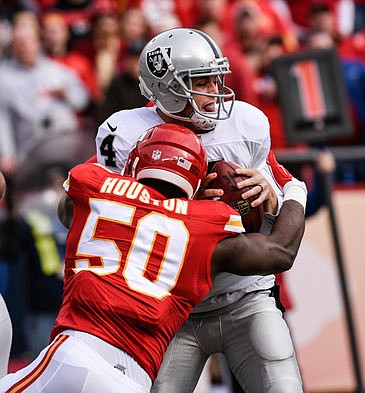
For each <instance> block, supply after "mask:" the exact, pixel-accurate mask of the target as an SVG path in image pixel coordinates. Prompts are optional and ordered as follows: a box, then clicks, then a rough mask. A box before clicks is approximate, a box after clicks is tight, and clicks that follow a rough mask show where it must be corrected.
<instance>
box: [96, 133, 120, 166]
mask: <svg viewBox="0 0 365 393" xmlns="http://www.w3.org/2000/svg"><path fill="white" fill-rule="evenodd" d="M114 138H115V135H108V136H107V137H106V138H104V139H103V141H102V142H101V144H100V154H101V155H102V156H104V157H105V162H104V165H105V166H111V167H116V166H117V164H116V160H115V151H114V149H113V141H114Z"/></svg>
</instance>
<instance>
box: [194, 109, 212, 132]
mask: <svg viewBox="0 0 365 393" xmlns="http://www.w3.org/2000/svg"><path fill="white" fill-rule="evenodd" d="M190 120H191V122H192V123H193V125H194V127H195V128H196V129H197V130H203V131H213V130H214V128H215V126H216V125H217V122H218V121H217V120H214V119H208V118H207V117H204V116H202V115H199V113H196V112H194V113H193V115H192V116H191V118H190Z"/></svg>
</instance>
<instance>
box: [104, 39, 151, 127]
mask: <svg viewBox="0 0 365 393" xmlns="http://www.w3.org/2000/svg"><path fill="white" fill-rule="evenodd" d="M146 43H147V41H146V40H144V39H135V40H131V41H130V42H129V43H128V45H127V46H126V52H125V53H126V54H125V58H124V67H123V69H122V70H121V71H120V72H119V73H117V74H116V75H115V76H114V78H113V79H112V81H111V82H110V84H109V86H108V88H107V89H106V91H105V95H104V99H103V100H102V102H101V103H100V105H99V106H98V111H97V112H98V115H97V117H98V124H100V123H102V122H103V121H104V120H105V119H106V118H108V117H109V116H110V115H111V114H112V113H114V112H117V111H120V110H122V109H131V108H136V107H141V106H145V105H146V104H147V103H148V100H147V99H146V98H145V97H143V96H142V94H141V93H140V90H139V82H138V63H139V55H140V53H141V51H142V49H143V48H144V46H145V45H146Z"/></svg>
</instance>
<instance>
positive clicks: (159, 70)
mask: <svg viewBox="0 0 365 393" xmlns="http://www.w3.org/2000/svg"><path fill="white" fill-rule="evenodd" d="M163 49H164V50H165V51H166V54H167V56H168V57H170V55H171V48H163ZM146 56H147V66H148V69H149V70H150V72H151V74H153V75H154V76H155V77H156V78H163V77H164V76H165V75H166V74H167V63H166V60H165V59H164V57H163V55H162V51H161V48H160V47H158V48H156V49H154V50H153V51H150V52H147V55H146Z"/></svg>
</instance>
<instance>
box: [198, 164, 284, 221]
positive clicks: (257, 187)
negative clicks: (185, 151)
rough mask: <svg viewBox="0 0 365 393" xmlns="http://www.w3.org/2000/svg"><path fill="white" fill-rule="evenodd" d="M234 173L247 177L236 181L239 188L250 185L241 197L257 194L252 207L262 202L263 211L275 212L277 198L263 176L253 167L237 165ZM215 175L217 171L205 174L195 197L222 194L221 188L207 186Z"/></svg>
mask: <svg viewBox="0 0 365 393" xmlns="http://www.w3.org/2000/svg"><path fill="white" fill-rule="evenodd" d="M236 173H237V174H239V175H244V176H248V177H249V178H248V179H245V180H243V181H240V182H238V183H237V187H238V188H240V189H241V188H245V187H248V186H251V188H250V189H249V190H247V189H246V190H247V191H245V192H244V193H243V194H242V198H243V199H248V198H250V197H253V196H255V195H257V194H259V195H258V197H257V198H256V199H255V200H254V201H253V202H252V207H256V206H258V205H260V204H261V203H264V211H265V212H267V213H271V214H276V213H277V209H278V199H277V196H276V193H275V191H274V189H273V188H272V186H271V185H270V183H269V182H268V181H267V180H266V179H265V177H264V176H263V175H262V174H261V173H260V172H259V171H258V170H257V169H253V168H244V167H239V168H237V169H236ZM216 177H217V173H215V172H211V173H209V174H208V175H207V176H206V178H205V179H204V182H203V183H202V185H201V187H200V190H199V192H198V194H197V199H212V198H217V199H218V198H219V197H221V196H222V195H223V193H224V192H223V190H222V189H218V188H209V187H210V183H211V182H212V181H213V180H214V179H216Z"/></svg>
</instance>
